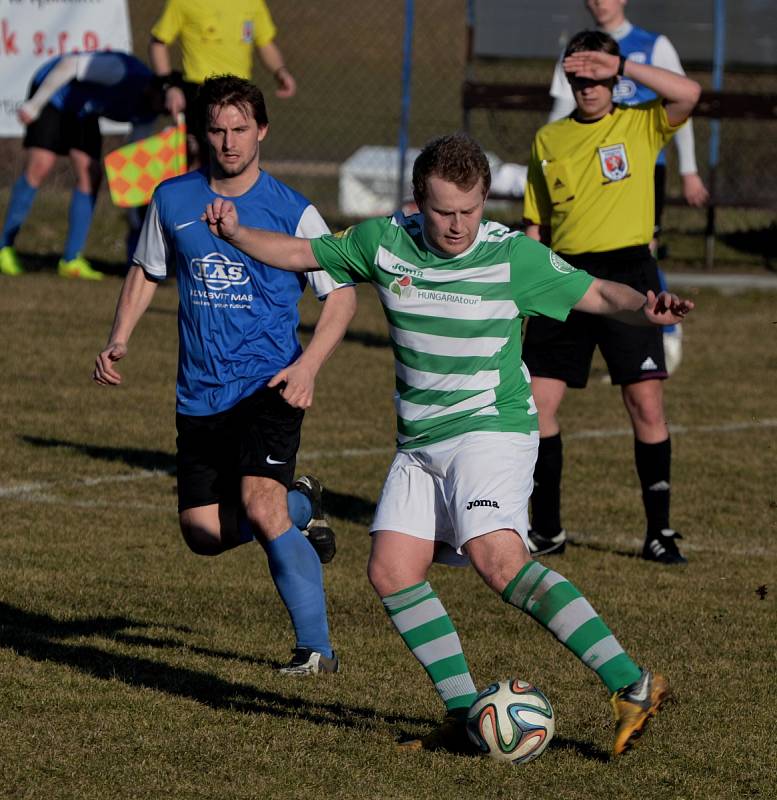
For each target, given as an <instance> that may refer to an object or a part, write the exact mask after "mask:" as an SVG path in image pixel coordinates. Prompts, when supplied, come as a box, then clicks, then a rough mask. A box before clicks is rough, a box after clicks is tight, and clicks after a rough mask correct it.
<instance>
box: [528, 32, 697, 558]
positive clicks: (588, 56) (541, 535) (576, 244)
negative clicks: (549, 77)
mask: <svg viewBox="0 0 777 800" xmlns="http://www.w3.org/2000/svg"><path fill="white" fill-rule="evenodd" d="M563 67H564V71H565V73H566V75H567V78H568V79H569V82H570V84H571V86H572V90H573V93H574V96H575V102H576V106H577V107H576V109H575V111H573V112H572V114H571V115H570V116H569V117H566V118H564V119H561V120H558V121H556V122H553V123H550V124H549V125H545V126H544V127H543V128H541V129H540V130H539V131H538V133H537V135H536V136H535V139H534V142H533V145H532V153H531V159H530V162H529V173H528V182H527V188H526V195H525V200H524V217H525V220H524V221H525V223H526V225H527V229H526V232H527V234H528V235H529V236H532V237H533V238H535V239H540V240H542V241H543V242H545V243H546V244H549V245H550V247H551V248H552V249H553V250H555V251H556V252H558V253H559V254H560V255H561V256H562V258H563V259H564V260H566V261H568V262H569V263H570V264H573V265H574V266H576V267H579V268H581V269H585V270H586V271H587V272H589V273H590V274H592V275H594V276H595V277H597V278H606V279H608V280H614V281H621V282H623V283H627V284H629V285H630V286H632V287H634V288H635V289H637V290H639V291H641V292H643V293H644V292H647V291H648V290H652V291H654V292H658V291H660V286H659V282H658V271H657V265H656V262H655V260H654V259H653V258H652V256H651V255H650V251H649V248H648V245H649V243H650V240H651V237H652V235H653V213H654V184H653V167H654V164H655V161H656V157H657V156H658V153H659V152H660V151H661V149H662V148H663V147H664V146H665V145H666V144H667V142H668V141H669V139H671V137H672V136H673V135H674V133H676V131H677V130H678V128H679V127H680V126H682V125H683V123H684V122H685V121H686V120H687V119H688V117H689V116H690V114H691V111H692V110H693V107H694V106H695V105H696V102H697V101H698V99H699V93H700V91H701V87H700V86H699V84H698V83H696V82H695V81H692V80H690V79H689V78H686V77H685V76H684V75H679V74H677V73H673V72H669V71H668V70H665V69H661V68H659V67H653V66H649V65H647V64H639V63H637V62H635V61H628V60H625V59H624V58H622V57H621V56H620V52H619V50H618V44H617V43H616V42H615V40H614V39H613V38H612V37H611V36H609V35H608V34H606V33H603V32H599V31H583V32H581V33H578V34H577V35H575V36H574V37H573V38H572V39H571V41H570V42H569V45H568V47H567V49H566V51H565V53H564V61H563ZM623 75H626V76H627V77H628V78H631V79H632V80H634V81H638V82H639V83H641V84H643V85H645V86H647V87H648V88H650V89H652V90H653V91H654V92H655V93H656V94H657V95H658V98H659V99H657V100H654V101H652V102H649V103H646V104H644V105H639V106H632V107H625V106H618V105H615V104H614V103H613V99H612V94H613V88H614V86H615V83H616V82H617V79H618V76H623ZM597 346H598V347H599V349H600V351H601V353H602V356H603V357H604V360H605V361H606V363H607V368H608V370H609V373H610V377H611V379H612V383H613V384H614V385H616V386H620V387H621V394H622V397H623V402H624V405H625V406H626V410H627V411H628V414H629V417H630V418H631V424H632V428H633V430H634V454H635V460H636V466H637V474H638V476H639V480H640V483H641V485H642V498H643V502H644V506H645V514H646V517H647V532H646V536H645V544H644V547H643V550H642V557H643V558H645V559H648V560H650V561H657V562H659V563H661V564H685V563H686V562H687V559H686V558H685V557H684V556H683V555H682V554H681V553H680V551H679V549H678V546H677V539H678V538H680V537H679V534H678V533H676V532H675V531H674V530H672V528H671V527H670V524H669V498H670V466H671V444H670V439H669V430H668V427H667V424H666V419H665V416H664V404H663V381H664V379H666V377H667V372H666V367H665V363H664V350H663V344H662V337H661V331H660V330H659V329H657V328H635V327H632V326H629V325H626V324H624V323H622V322H620V321H618V320H617V319H615V318H608V317H602V316H594V315H589V314H584V313H580V312H576V311H572V312H571V313H570V315H569V318H568V319H567V320H566V322H557V321H555V320H551V319H547V318H545V317H533V318H532V319H531V320H529V322H528V325H527V328H526V337H525V341H524V347H523V359H524V361H525V363H526V366H527V367H528V369H529V372H530V373H531V376H532V393H533V395H534V399H535V402H536V404H537V410H538V414H539V425H540V449H539V456H538V459H537V465H536V467H535V472H534V481H535V489H534V493H533V495H532V530H531V531H530V532H529V537H530V544H531V549H532V552H533V553H534V554H535V555H541V554H544V553H558V552H562V551H563V549H564V546H565V544H566V532H565V530H564V529H563V527H562V525H561V510H560V509H561V498H560V496H561V471H562V444H561V432H560V427H559V422H558V418H557V412H558V408H559V406H560V404H561V401H562V399H563V397H564V394H565V392H566V390H567V387H571V388H575V389H581V388H583V387H585V385H586V383H587V380H588V374H589V371H590V367H591V359H592V357H593V352H594V349H595V348H596V347H597Z"/></svg>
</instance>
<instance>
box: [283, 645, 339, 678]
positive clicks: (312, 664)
mask: <svg viewBox="0 0 777 800" xmlns="http://www.w3.org/2000/svg"><path fill="white" fill-rule="evenodd" d="M292 653H293V655H292V657H291V661H289V663H288V664H287V665H286V666H285V667H281V668H280V669H279V670H278V672H280V673H282V674H283V675H302V676H306V675H320V674H323V673H327V674H330V673H334V672H337V670H338V669H339V668H340V662H339V661H338V659H337V656H336V655H335V653H332V658H327V657H326V656H325V655H323V654H322V653H319V652H318V651H317V650H311V649H310V648H309V647H295V648H294V650H293V651H292Z"/></svg>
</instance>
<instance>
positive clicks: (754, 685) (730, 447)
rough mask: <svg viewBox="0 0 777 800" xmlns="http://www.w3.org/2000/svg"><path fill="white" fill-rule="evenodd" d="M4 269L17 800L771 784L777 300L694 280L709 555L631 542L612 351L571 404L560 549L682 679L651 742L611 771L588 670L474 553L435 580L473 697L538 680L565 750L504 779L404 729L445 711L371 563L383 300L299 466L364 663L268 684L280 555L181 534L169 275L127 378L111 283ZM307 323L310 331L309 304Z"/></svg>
mask: <svg viewBox="0 0 777 800" xmlns="http://www.w3.org/2000/svg"><path fill="white" fill-rule="evenodd" d="M0 284H2V286H1V288H2V292H0V314H2V319H3V320H4V321H5V324H4V326H3V332H4V340H3V344H4V346H3V348H2V351H1V352H0V374H2V376H3V405H4V409H5V417H4V419H5V423H4V425H3V426H2V430H0V506H1V508H2V520H3V525H2V532H3V535H2V536H1V537H0V728H1V729H2V736H1V737H0V787H2V788H1V789H0V796H2V797H3V798H24V799H25V800H33V799H37V798H41V799H42V798H46V799H47V800H48V798H57V799H58V800H60V799H62V800H65V799H66V798H101V799H102V798H106V797H110V798H160V797H169V798H176V800H177V799H178V798H281V799H285V798H289V800H291V798H299V797H302V796H320V797H333V798H354V799H356V798H359V799H361V798H408V800H411V799H412V800H417V799H418V798H441V797H452V798H457V797H487V798H516V797H550V796H556V797H559V798H565V800H566V799H567V798H570V799H576V798H580V800H583V799H584V798H585V799H586V800H588V798H610V797H639V798H641V800H666V799H667V798H676V799H677V800H679V799H680V798H683V799H684V800H690V799H691V798H694V799H696V798H698V800H708V799H710V798H721V799H724V798H725V799H726V800H728V799H729V798H744V797H747V798H753V797H755V798H770V797H774V796H775V794H777V783H776V782H775V778H774V775H773V764H774V756H775V744H774V735H773V727H774V717H775V714H776V713H777V702H776V701H775V694H774V689H773V684H774V664H775V662H774V657H775V650H776V648H775V645H776V644H777V641H775V640H776V638H777V636H776V634H777V616H776V615H775V598H776V597H777V587H776V586H775V578H776V577H777V573H776V572H775V563H776V560H777V545H775V541H777V539H776V538H775V533H777V530H776V525H775V522H776V521H777V496H776V495H775V488H774V487H775V483H774V463H775V444H776V440H777V435H776V434H777V428H775V427H774V424H775V418H776V417H777V413H775V406H774V401H773V380H772V378H770V376H772V375H774V371H775V367H777V356H775V348H774V340H775V324H777V316H776V315H775V295H774V294H773V293H772V294H768V293H765V294H757V293H744V294H738V295H731V296H727V295H721V294H717V293H714V292H710V291H700V292H695V293H694V296H695V298H696V300H697V302H698V308H697V310H696V311H695V312H694V314H693V315H692V316H691V318H689V320H688V321H687V323H686V328H685V358H684V362H683V364H682V366H681V367H680V370H679V372H678V373H677V375H676V377H675V378H673V379H672V380H671V381H670V383H669V385H668V390H667V408H668V415H669V419H670V423H671V425H672V426H673V429H674V431H675V433H674V436H673V447H674V454H675V461H674V465H673V479H674V490H673V498H674V514H673V522H674V524H675V526H676V527H677V528H678V529H679V530H681V531H682V532H683V534H684V535H685V537H686V538H685V540H684V543H683V545H684V551H685V552H687V554H688V556H689V558H690V562H691V563H690V564H689V566H688V567H687V568H681V569H667V568H662V567H659V566H656V565H653V564H648V563H645V562H643V561H642V560H640V559H639V558H637V557H636V554H637V552H638V550H639V547H640V543H641V534H642V514H641V511H640V497H639V489H638V485H637V480H636V477H635V475H634V469H633V464H632V452H631V451H632V443H631V437H630V435H629V434H628V433H626V432H625V431H626V429H627V427H628V426H627V422H626V417H625V413H624V411H623V409H622V407H621V403H620V400H619V397H618V392H617V390H615V389H613V388H612V387H611V386H609V385H608V384H607V383H606V382H604V381H603V380H602V379H601V377H602V368H601V364H600V363H599V362H597V364H596V368H595V371H594V375H593V376H592V380H591V383H590V386H589V388H588V389H587V390H586V391H583V392H575V393H572V394H571V395H570V396H569V397H568V399H567V401H566V402H565V404H564V406H563V408H562V423H563V427H564V431H565V434H566V435H567V439H566V449H565V456H566V471H565V479H564V521H565V524H566V526H567V527H568V528H569V530H570V531H571V533H572V538H573V542H574V543H573V545H572V546H570V547H569V548H568V550H567V553H566V554H565V555H564V556H561V557H556V558H554V559H552V560H551V559H550V558H548V560H547V563H548V564H549V565H550V566H553V567H554V568H556V569H558V570H559V571H561V572H562V573H563V574H565V575H566V576H567V577H568V578H570V579H571V580H573V581H574V582H575V583H576V584H577V585H578V586H579V587H580V588H581V589H582V590H583V592H584V593H585V594H586V595H587V596H588V598H589V599H590V600H591V602H592V603H593V604H594V605H595V606H596V607H597V608H598V610H599V611H600V612H601V613H602V615H603V616H604V618H605V619H606V620H607V622H608V623H609V624H610V626H611V627H612V628H613V630H614V631H615V632H616V634H617V635H618V636H619V637H620V639H621V641H622V642H623V644H624V645H625V646H626V647H627V648H628V649H629V651H630V652H631V653H632V654H633V655H634V657H635V658H636V659H637V660H638V661H639V662H640V663H644V664H646V665H649V666H650V667H651V668H653V669H656V670H660V671H662V672H665V673H666V674H667V675H669V676H670V678H671V679H672V681H673V683H674V686H675V689H676V695H677V700H676V702H675V703H674V704H673V705H672V706H670V707H669V709H668V710H667V712H666V713H665V714H662V715H661V716H660V717H659V719H658V720H657V721H656V723H655V724H654V726H653V728H652V729H651V730H650V731H649V732H648V734H647V735H646V736H645V738H644V739H643V741H642V742H641V744H640V746H639V747H638V748H637V749H636V750H635V751H634V752H633V753H632V754H630V755H629V756H627V757H626V758H624V759H622V760H621V761H619V762H617V763H613V762H610V761H608V759H607V752H608V750H609V747H610V744H611V736H612V730H613V728H612V722H611V719H610V710H609V707H608V704H607V695H606V692H605V690H604V689H603V687H602V686H601V685H600V684H599V683H598V681H597V680H596V678H595V676H594V675H593V674H592V673H590V672H589V671H587V670H586V669H585V668H583V667H582V666H581V665H580V664H579V663H578V662H577V661H576V660H575V659H574V658H573V657H572V656H571V655H570V654H568V653H567V652H566V651H565V650H564V649H563V648H562V647H561V646H560V645H558V644H557V643H556V642H555V640H554V639H553V638H552V637H551V636H550V635H549V634H547V633H546V632H545V631H543V630H542V629H541V628H540V627H539V626H537V625H536V624H534V623H533V622H532V621H531V620H530V619H528V618H526V617H524V616H522V615H520V614H519V613H518V612H516V611H515V610H514V609H512V608H511V607H508V606H507V605H505V604H503V603H501V602H500V601H499V599H498V598H497V597H495V596H493V595H492V594H491V593H490V592H489V591H488V590H487V589H486V588H485V586H484V585H483V584H482V583H481V582H480V581H479V580H478V579H477V577H476V576H475V574H474V572H472V571H471V570H454V569H450V568H448V569H445V568H441V567H435V568H434V569H433V570H432V573H431V576H430V577H431V580H432V582H433V584H434V586H435V588H436V589H437V591H438V593H439V595H440V596H441V598H442V599H443V601H444V602H445V603H446V605H447V607H448V610H449V612H450V614H451V616H452V617H453V619H454V620H455V622H456V624H457V625H458V628H459V631H460V634H461V637H462V640H463V643H464V646H465V649H466V652H467V654H468V657H469V661H470V665H471V667H472V671H473V674H474V677H475V680H476V683H477V685H478V686H484V685H485V684H487V683H488V682H490V681H492V680H495V679H498V678H504V677H508V676H511V675H517V676H520V677H523V678H525V679H527V680H530V681H533V682H535V683H536V684H537V685H538V686H539V687H540V688H542V690H543V691H544V692H545V693H546V694H547V695H548V697H549V698H550V700H551V702H552V703H553V705H554V708H555V712H556V716H557V732H556V737H555V739H554V741H553V742H552V743H551V745H550V747H549V749H548V750H547V751H546V753H545V754H544V755H543V756H542V757H541V758H540V759H538V760H537V761H536V762H534V763H532V764H529V765H527V766H525V767H521V768H511V767H506V766H504V765H500V764H497V763H495V762H492V761H490V760H487V759H481V758H474V757H461V756H452V755H445V754H428V753H415V754H406V753H398V752H396V750H395V748H394V746H393V740H394V737H395V735H396V734H397V733H398V732H399V731H412V732H421V731H425V730H428V729H429V728H430V727H431V726H432V725H433V724H434V722H435V721H436V720H438V719H439V718H440V715H441V707H440V704H439V702H438V700H437V698H436V695H435V693H434V691H433V688H432V686H431V684H430V683H429V682H428V680H427V679H426V677H425V676H424V674H423V672H422V670H421V669H420V667H418V665H417V664H416V663H415V661H414V659H413V658H412V656H411V655H410V654H409V653H408V652H407V651H406V650H405V648H404V645H403V644H402V643H401V641H400V639H399V637H397V636H396V634H395V633H394V632H393V629H392V628H391V626H390V624H389V622H388V621H387V619H386V618H385V616H384V614H383V611H382V609H381V606H380V603H379V601H378V600H377V598H375V596H374V595H373V593H372V591H371V589H370V587H369V585H368V583H367V580H366V577H365V569H364V568H365V562H366V557H367V552H368V536H367V534H366V527H367V525H368V524H369V521H370V515H371V512H372V509H373V506H374V503H375V501H376V498H377V495H378V492H379V490H380V486H381V483H382V479H383V476H384V472H385V469H386V467H387V465H388V463H389V461H390V459H391V454H392V446H391V443H392V438H393V431H394V423H393V418H392V402H391V392H392V383H393V380H392V368H391V356H390V352H389V348H388V346H387V344H388V343H387V340H386V333H385V323H384V321H383V318H382V315H381V313H380V311H379V309H378V307H377V304H376V302H375V299H374V297H373V295H372V292H371V290H370V289H369V288H368V287H365V288H364V289H363V290H360V310H359V313H358V316H357V318H356V320H355V321H354V323H353V324H352V326H351V330H350V332H349V334H348V337H347V339H346V341H345V342H344V343H343V345H342V346H341V348H340V349H339V350H338V351H337V352H336V354H335V355H334V357H333V358H332V360H331V362H330V363H329V364H328V365H327V366H326V368H325V371H324V373H323V374H322V375H321V377H320V380H319V384H318V387H317V392H316V400H315V405H314V407H313V409H311V411H310V412H309V414H308V417H307V419H306V422H305V426H304V430H303V446H302V451H301V454H300V458H299V467H298V471H300V472H304V471H310V472H313V473H315V474H317V475H319V476H320V477H321V478H322V480H323V481H324V483H325V485H326V486H327V487H328V494H327V499H328V508H329V513H330V516H331V518H332V521H333V524H334V525H335V527H336V529H337V532H338V543H339V552H338V555H337V557H336V558H335V560H334V561H333V562H332V563H331V564H330V565H328V566H327V567H326V568H325V576H326V585H327V593H328V603H329V610H330V615H331V624H332V629H333V636H334V643H335V647H336V648H337V651H338V653H339V655H340V657H341V662H342V672H341V673H340V674H339V675H337V676H334V677H331V678H330V677H327V678H322V679H314V680H290V679H288V678H285V677H282V676H280V675H278V674H276V672H275V667H276V666H278V665H279V664H281V663H282V662H284V661H285V660H286V659H287V658H288V656H289V648H290V645H291V632H290V625H289V623H288V620H287V618H286V616H285V612H284V610H283V608H282V606H281V605H280V602H279V600H278V599H277V597H276V594H275V592H274V590H273V587H272V583H271V580H270V578H269V575H268V571H267V567H266V564H265V560H264V558H263V556H262V553H261V550H260V548H259V547H258V546H257V545H247V546H244V547H242V548H239V549H238V550H236V551H233V552H231V553H229V554H226V555H224V556H222V557H220V558H216V559H206V558H201V557H196V556H194V555H192V554H190V553H189V552H188V551H187V550H186V548H185V546H184V545H183V543H182V540H181V538H180V534H179V532H178V529H177V519H176V513H175V476H174V474H173V473H174V470H173V466H174V460H173V454H174V446H175V442H174V411H173V391H174V387H173V384H174V376H175V360H176V325H175V308H176V292H175V287H174V286H173V285H170V286H163V287H162V288H160V290H159V291H158V292H157V296H156V298H155V301H154V303H153V305H152V307H151V308H150V309H149V311H148V312H147V314H146V315H145V317H144V318H143V319H142V321H141V323H140V325H139V327H138V329H137V331H136V334H135V336H134V337H133V339H132V342H131V348H130V353H129V355H128V357H127V359H126V360H125V362H124V363H123V364H122V370H123V374H124V376H125V384H124V385H123V386H122V387H120V388H117V389H106V388H101V387H97V386H96V385H93V384H92V383H91V381H90V380H89V375H90V371H91V366H92V363H93V360H94V356H95V355H96V353H97V352H98V350H99V349H100V348H101V346H102V345H103V343H104V341H105V337H106V336H107V333H108V329H109V326H110V322H111V319H112V315H113V308H114V305H115V301H116V297H117V295H118V291H119V286H120V284H119V281H118V280H116V279H114V278H109V279H107V280H105V281H103V282H102V283H101V284H85V283H81V282H69V281H65V280H61V279H58V278H57V277H56V276H54V275H53V274H52V273H51V272H50V270H48V269H44V270H43V271H41V272H39V273H37V274H34V273H33V274H30V275H27V276H24V277H21V278H16V279H10V278H0ZM302 313H303V331H304V332H305V336H307V335H308V331H309V330H310V328H311V326H312V324H313V323H314V321H315V318H316V314H317V304H316V302H315V301H314V300H312V299H311V298H310V297H306V298H305V300H304V301H303V304H302ZM736 426H740V427H739V428H737V427H736ZM591 432H599V433H600V434H601V433H602V432H606V433H607V434H608V435H599V436H598V437H592V436H591V435H590V433H591ZM759 587H766V592H765V595H764V593H763V592H761V594H759V593H758V591H757V590H758V589H759ZM762 595H763V596H762Z"/></svg>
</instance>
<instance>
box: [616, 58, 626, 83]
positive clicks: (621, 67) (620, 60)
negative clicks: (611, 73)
mask: <svg viewBox="0 0 777 800" xmlns="http://www.w3.org/2000/svg"><path fill="white" fill-rule="evenodd" d="M624 69H626V56H618V72H617V75H618V77H619V78H622V77H623V70H624Z"/></svg>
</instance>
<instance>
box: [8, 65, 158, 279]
mask: <svg viewBox="0 0 777 800" xmlns="http://www.w3.org/2000/svg"><path fill="white" fill-rule="evenodd" d="M163 110H164V93H163V91H162V85H161V83H160V81H159V80H158V79H156V78H155V77H154V75H153V73H152V72H151V70H150V69H149V68H148V67H147V66H146V65H145V64H143V62H142V61H139V60H138V59H137V58H135V56H132V55H129V54H128V53H120V52H98V53H78V54H73V55H67V56H59V57H57V58H54V59H52V60H51V61H47V62H46V63H45V64H44V65H43V66H42V67H41V68H40V69H39V70H38V71H37V72H36V73H35V75H34V76H33V78H32V82H31V84H30V91H29V97H28V99H27V101H26V102H24V103H23V104H22V105H21V106H20V108H19V112H18V116H19V120H20V121H21V122H22V123H23V124H24V125H26V126H27V128H26V132H25V136H24V143H23V144H24V149H25V162H24V170H23V173H22V175H21V177H20V178H19V179H18V180H17V181H16V183H15V184H14V186H13V189H12V191H11V198H10V200H9V203H8V210H7V212H6V217H5V223H4V225H3V230H2V234H0V272H2V273H3V274H5V275H19V274H21V273H22V272H23V271H24V270H23V268H22V266H21V264H20V263H19V258H18V256H17V254H16V251H15V250H14V247H13V243H14V240H15V238H16V235H17V233H18V232H19V229H20V228H21V226H22V225H23V224H24V222H25V220H26V219H27V216H28V215H29V212H30V208H31V206H32V202H33V200H34V199H35V195H36V193H37V191H38V189H39V188H40V186H41V184H42V183H43V182H44V181H45V180H46V178H47V177H48V175H49V174H50V172H51V170H52V169H53V168H54V165H55V163H56V161H57V157H58V156H60V155H66V156H68V157H69V159H70V164H71V166H72V169H73V174H74V176H75V186H74V188H73V195H72V199H71V202H70V213H69V218H68V233H67V240H66V242H65V249H64V253H63V255H62V258H61V259H60V261H59V267H58V271H59V274H60V275H61V276H63V277H66V278H83V279H86V280H99V279H100V278H102V273H101V272H98V271H97V270H95V269H93V268H92V266H91V265H90V264H89V262H88V261H87V260H86V259H85V258H83V256H82V255H81V251H82V250H83V247H84V244H85V243H86V238H87V235H88V234H89V228H90V226H91V223H92V215H93V213H94V204H95V200H96V198H97V191H98V189H99V186H100V179H101V176H102V165H101V163H100V157H101V152H102V137H101V135H100V127H99V118H100V117H106V118H107V119H112V120H115V121H117V122H129V123H131V124H132V125H133V128H134V132H133V135H135V136H136V137H138V138H139V137H140V136H142V135H144V129H147V130H148V132H150V128H151V123H152V122H153V120H154V119H155V117H156V116H157V114H159V113H160V112H162V111H163Z"/></svg>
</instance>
